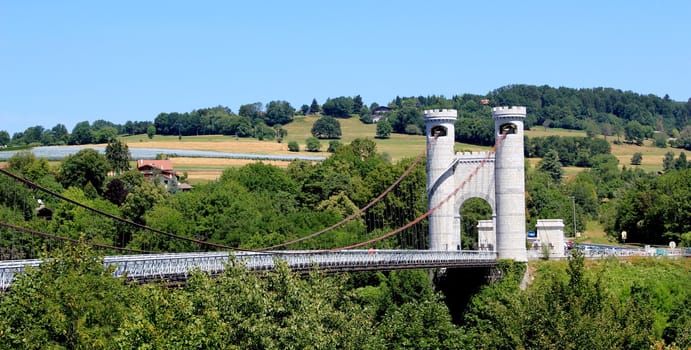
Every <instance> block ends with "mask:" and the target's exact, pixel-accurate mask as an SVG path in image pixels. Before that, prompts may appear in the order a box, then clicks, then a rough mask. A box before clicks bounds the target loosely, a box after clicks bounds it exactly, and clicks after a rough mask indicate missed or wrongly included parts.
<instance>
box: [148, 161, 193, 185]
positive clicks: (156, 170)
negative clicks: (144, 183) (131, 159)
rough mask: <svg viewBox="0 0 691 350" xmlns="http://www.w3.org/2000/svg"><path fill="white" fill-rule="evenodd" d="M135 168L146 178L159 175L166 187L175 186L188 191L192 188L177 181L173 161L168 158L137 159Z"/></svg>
mask: <svg viewBox="0 0 691 350" xmlns="http://www.w3.org/2000/svg"><path fill="white" fill-rule="evenodd" d="M137 170H139V172H140V173H142V175H144V178H146V179H147V180H151V179H153V178H155V177H157V176H160V179H161V182H162V183H163V184H164V185H166V187H168V188H171V187H175V188H176V189H178V190H181V191H189V190H191V189H192V186H190V185H189V184H182V183H180V182H178V176H177V174H176V173H175V169H173V161H171V160H170V159H165V160H151V159H138V160H137Z"/></svg>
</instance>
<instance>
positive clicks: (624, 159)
mask: <svg viewBox="0 0 691 350" xmlns="http://www.w3.org/2000/svg"><path fill="white" fill-rule="evenodd" d="M317 119H319V117H318V116H305V117H295V119H294V120H293V122H292V123H290V124H288V125H286V126H285V129H286V130H287V131H288V136H287V137H286V138H285V139H284V140H283V142H281V143H278V142H276V141H275V140H267V141H259V140H257V139H254V138H237V137H234V136H223V135H203V136H183V137H182V138H178V137H177V136H170V135H166V136H162V135H156V136H154V137H153V139H149V138H148V137H147V136H146V135H143V134H142V135H132V136H126V137H122V141H124V142H126V143H127V145H128V146H129V147H130V148H161V149H185V150H200V151H217V152H228V153H247V154H260V155H283V156H298V155H299V156H321V157H328V156H329V154H330V153H329V152H327V151H326V150H327V148H328V142H329V141H328V140H322V141H321V148H320V151H319V152H307V151H305V140H306V139H307V138H308V137H310V136H312V134H311V133H310V130H311V128H312V125H313V124H314V122H315V121H316V120H317ZM339 121H340V123H341V130H342V132H343V135H342V137H341V138H340V139H339V140H338V141H340V142H341V143H344V144H348V143H350V142H351V141H352V140H354V139H356V138H369V139H372V140H373V141H375V142H376V144H377V150H378V151H379V152H380V153H383V154H385V156H386V157H387V158H389V159H390V160H392V161H397V160H400V159H403V158H410V157H417V156H418V155H419V154H420V153H421V152H424V150H425V142H426V141H425V136H422V135H405V134H392V135H391V136H390V137H389V138H387V139H381V138H375V134H376V124H365V123H363V122H361V121H360V120H359V119H358V118H355V117H353V118H347V119H340V120H339ZM525 135H526V136H527V137H542V136H550V135H553V136H579V137H585V136H586V134H585V132H584V131H582V130H567V129H559V128H543V127H536V128H533V129H531V130H526V131H525ZM598 137H600V138H602V137H603V136H601V135H600V136H598ZM614 140H616V138H614V137H611V136H610V137H609V138H608V141H610V145H611V147H612V154H613V155H614V156H615V157H617V159H618V160H619V164H620V166H627V167H639V168H641V169H643V170H645V171H658V170H660V169H662V159H663V157H664V154H665V153H666V152H668V151H669V149H665V148H658V147H653V146H652V145H651V141H649V140H648V141H645V142H644V144H643V145H642V146H637V145H634V144H626V143H621V144H614V143H613V142H612V141H614ZM290 141H296V142H298V143H299V144H300V152H291V151H289V150H288V142H290ZM490 149H491V147H485V146H478V145H471V144H466V143H456V151H489V150H490ZM637 152H640V153H642V154H643V160H642V162H641V165H638V166H632V165H630V161H631V157H633V154H634V153H637ZM171 159H172V161H173V165H174V166H175V169H176V170H177V171H179V172H187V174H188V179H189V180H190V181H191V182H192V183H195V182H198V181H206V180H213V179H217V178H218V177H219V176H220V174H221V173H222V172H223V169H225V168H227V167H234V166H242V165H245V164H248V163H253V162H258V161H259V160H253V159H229V158H197V157H177V156H175V155H172V157H171ZM539 161H540V159H539V158H529V159H528V162H529V163H530V165H531V166H532V167H535V166H536V165H537V163H538V162H539ZM261 162H263V163H265V164H271V165H275V166H278V167H287V166H288V164H289V163H290V162H289V161H281V160H261ZM581 170H583V169H582V168H577V167H564V171H565V175H566V176H573V175H575V174H576V173H578V172H579V171H581Z"/></svg>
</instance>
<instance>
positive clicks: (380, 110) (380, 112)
mask: <svg viewBox="0 0 691 350" xmlns="http://www.w3.org/2000/svg"><path fill="white" fill-rule="evenodd" d="M389 113H391V108H389V107H386V106H379V107H377V108H374V109H372V123H377V122H379V121H380V120H381V119H382V118H386V117H387V115H388V114H389Z"/></svg>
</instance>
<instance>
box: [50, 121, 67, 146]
mask: <svg viewBox="0 0 691 350" xmlns="http://www.w3.org/2000/svg"><path fill="white" fill-rule="evenodd" d="M50 133H51V135H52V137H53V140H54V144H58V145H64V144H66V143H67V142H68V141H69V138H70V134H69V133H68V132H67V128H66V127H65V125H64V124H56V125H55V126H54V127H53V128H52V129H50Z"/></svg>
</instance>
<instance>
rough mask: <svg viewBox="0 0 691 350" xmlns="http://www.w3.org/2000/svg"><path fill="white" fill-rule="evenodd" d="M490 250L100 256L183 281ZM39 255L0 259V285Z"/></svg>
mask: <svg viewBox="0 0 691 350" xmlns="http://www.w3.org/2000/svg"><path fill="white" fill-rule="evenodd" d="M496 258H497V255H496V252H491V251H431V250H344V251H335V252H309V251H277V252H270V253H247V252H234V253H229V252H209V253H179V254H151V255H121V256H108V257H105V258H104V261H103V263H104V265H106V266H115V270H114V272H113V275H114V276H116V277H122V276H126V277H127V278H129V279H133V280H137V281H148V280H181V279H186V278H187V277H188V276H189V274H190V273H191V272H192V271H194V270H200V271H203V272H206V273H210V274H217V273H220V272H222V271H223V270H225V269H226V267H227V266H237V265H241V266H243V267H244V268H246V269H248V270H250V271H271V270H273V269H274V268H275V267H276V264H277V263H278V261H284V262H285V263H286V265H287V266H288V267H289V268H290V269H291V270H293V271H309V270H311V269H314V268H318V269H319V270H322V271H327V272H337V271H369V270H397V269H414V268H435V267H476V266H493V265H494V264H496ZM41 262H42V261H41V260H16V261H1V262H0V288H2V289H5V288H7V287H9V285H10V284H11V283H12V280H13V279H14V276H15V275H16V274H19V273H22V272H23V271H24V268H25V266H34V267H35V266H39V265H40V264H41Z"/></svg>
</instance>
